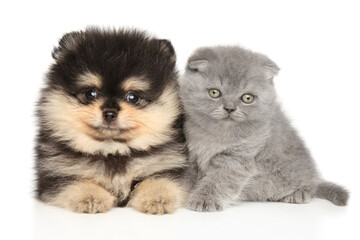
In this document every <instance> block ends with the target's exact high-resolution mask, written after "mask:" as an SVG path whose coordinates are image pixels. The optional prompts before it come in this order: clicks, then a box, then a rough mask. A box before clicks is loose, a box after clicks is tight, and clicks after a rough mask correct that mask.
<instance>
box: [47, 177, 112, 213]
mask: <svg viewBox="0 0 360 240" xmlns="http://www.w3.org/2000/svg"><path fill="white" fill-rule="evenodd" d="M114 202H115V197H114V196H113V195H111V194H110V193H109V192H108V191H106V190H105V189H104V188H102V187H101V186H99V185H97V184H95V183H92V182H90V181H81V182H77V183H74V184H72V185H69V186H67V187H65V188H64V189H63V190H62V191H61V192H60V193H59V194H57V195H56V197H55V198H54V199H53V200H52V201H51V202H50V204H53V205H56V206H61V207H65V208H67V209H70V210H72V211H74V212H78V213H104V212H107V211H108V210H109V209H110V208H111V207H112V206H113V205H114Z"/></svg>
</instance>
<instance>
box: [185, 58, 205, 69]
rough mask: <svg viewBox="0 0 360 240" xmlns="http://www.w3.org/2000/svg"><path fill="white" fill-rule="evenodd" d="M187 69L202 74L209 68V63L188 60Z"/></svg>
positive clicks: (203, 60) (202, 60)
mask: <svg viewBox="0 0 360 240" xmlns="http://www.w3.org/2000/svg"><path fill="white" fill-rule="evenodd" d="M187 66H188V68H189V69H190V70H192V71H195V72H204V71H205V70H206V69H207V68H208V67H209V61H208V60H205V59H201V60H191V59H189V61H188V64H187Z"/></svg>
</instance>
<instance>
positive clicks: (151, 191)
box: [128, 179, 185, 215]
mask: <svg viewBox="0 0 360 240" xmlns="http://www.w3.org/2000/svg"><path fill="white" fill-rule="evenodd" d="M184 194H185V193H184V192H183V191H182V190H181V188H180V187H179V186H178V185H177V184H176V183H175V182H172V181H171V180H169V179H146V180H144V181H143V182H141V183H139V184H138V185H137V186H136V188H135V190H134V192H133V194H132V196H131V198H130V201H129V203H128V206H131V207H134V208H135V209H137V210H138V211H140V212H143V213H147V214H154V215H163V214H167V213H172V212H173V211H174V210H175V209H176V208H178V207H180V206H181V205H182V204H183V199H184V198H185V195H184Z"/></svg>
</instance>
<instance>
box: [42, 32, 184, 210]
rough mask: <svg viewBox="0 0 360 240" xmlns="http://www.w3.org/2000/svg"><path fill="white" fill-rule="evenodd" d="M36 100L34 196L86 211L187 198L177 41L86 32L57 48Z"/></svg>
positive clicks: (160, 205) (166, 205)
mask: <svg viewBox="0 0 360 240" xmlns="http://www.w3.org/2000/svg"><path fill="white" fill-rule="evenodd" d="M52 56H53V58H54V60H55V63H54V64H52V65H51V67H50V70H49V72H48V74H47V76H46V81H45V87H44V88H43V89H42V91H41V97H40V100H39V101H38V108H37V117H38V127H39V130H38V136H37V144H36V174H37V186H36V193H37V197H38V198H39V199H40V200H41V201H43V202H45V203H48V204H51V205H55V206H59V207H64V208H67V209H70V210H72V211H75V212H79V213H103V212H106V211H108V210H109V209H110V208H111V207H114V206H131V207H134V208H135V209H137V210H139V211H141V212H144V213H149V214H165V213H171V212H173V211H174V210H175V209H176V208H178V207H180V206H182V205H183V204H184V201H185V198H186V196H187V192H188V187H187V184H186V183H185V182H183V180H182V179H184V178H183V177H181V176H182V174H184V173H185V172H186V169H187V167H188V162H187V159H186V157H185V154H184V149H185V146H184V145H185V140H184V136H183V133H182V126H181V125H182V111H181V106H180V103H179V97H178V86H177V77H178V76H177V71H176V69H175V52H174V49H173V47H172V45H171V43H170V42H169V41H167V40H160V39H156V38H153V37H151V36H149V35H148V34H146V33H144V32H141V31H138V30H124V29H121V30H105V29H99V28H88V29H86V30H85V31H78V32H71V33H68V34H65V35H64V36H63V37H62V38H61V40H60V42H59V46H58V47H55V48H54V51H53V53H52Z"/></svg>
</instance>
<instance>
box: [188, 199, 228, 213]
mask: <svg viewBox="0 0 360 240" xmlns="http://www.w3.org/2000/svg"><path fill="white" fill-rule="evenodd" d="M187 208H188V209H190V210H193V211H198V212H215V211H221V210H223V209H224V205H223V203H221V201H218V200H215V199H211V198H210V197H209V198H206V197H205V196H198V195H192V196H190V197H189V199H188V202H187Z"/></svg>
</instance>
